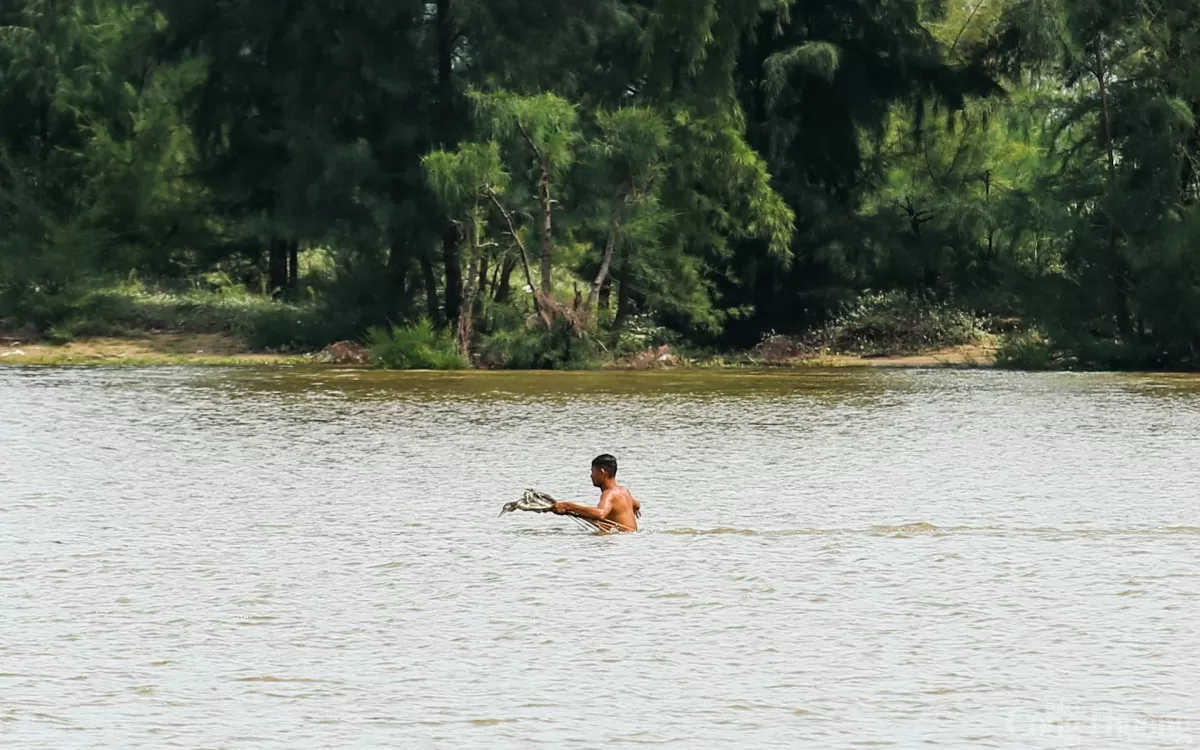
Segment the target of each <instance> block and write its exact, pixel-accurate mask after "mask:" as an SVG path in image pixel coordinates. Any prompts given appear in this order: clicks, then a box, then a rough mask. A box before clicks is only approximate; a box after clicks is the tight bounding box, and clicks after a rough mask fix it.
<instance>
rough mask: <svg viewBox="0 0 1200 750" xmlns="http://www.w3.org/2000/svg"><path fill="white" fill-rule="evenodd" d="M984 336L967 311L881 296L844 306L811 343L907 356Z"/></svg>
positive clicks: (903, 297) (920, 300) (925, 300)
mask: <svg viewBox="0 0 1200 750" xmlns="http://www.w3.org/2000/svg"><path fill="white" fill-rule="evenodd" d="M983 333H984V326H983V323H982V321H980V320H979V319H977V318H976V317H975V316H974V315H972V314H971V313H969V312H967V311H964V310H961V309H959V308H956V307H954V306H952V305H950V304H947V303H945V302H939V301H937V300H933V299H929V298H924V297H915V296H910V295H907V294H904V293H903V292H885V293H882V294H868V295H865V296H863V297H860V298H859V299H858V301H857V302H855V303H853V304H851V305H848V306H847V307H846V308H845V309H844V310H843V312H842V313H841V314H840V315H839V316H838V317H836V318H835V319H834V320H833V321H831V322H830V323H829V324H827V325H826V326H825V327H824V328H822V329H820V330H819V331H818V332H817V333H816V335H815V336H814V337H813V339H814V340H813V341H812V342H811V343H812V345H814V346H816V347H818V348H825V349H829V350H832V351H837V352H856V353H873V354H880V355H891V354H911V353H914V352H919V351H923V350H928V349H936V348H942V347H947V346H961V345H964V344H971V343H975V342H977V341H979V340H980V338H981V337H982V336H983Z"/></svg>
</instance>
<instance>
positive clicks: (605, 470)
mask: <svg viewBox="0 0 1200 750" xmlns="http://www.w3.org/2000/svg"><path fill="white" fill-rule="evenodd" d="M616 476H617V459H615V458H613V457H612V456H610V455H609V454H607V453H603V454H601V455H599V456H596V457H595V458H593V459H592V484H593V485H595V486H596V487H603V486H604V485H605V484H606V483H607V482H611V481H612V480H613V479H615V478H616Z"/></svg>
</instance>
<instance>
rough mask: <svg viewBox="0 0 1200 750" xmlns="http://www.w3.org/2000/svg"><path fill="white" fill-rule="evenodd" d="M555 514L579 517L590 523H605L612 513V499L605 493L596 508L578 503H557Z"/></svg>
mask: <svg viewBox="0 0 1200 750" xmlns="http://www.w3.org/2000/svg"><path fill="white" fill-rule="evenodd" d="M553 512H554V513H557V514H558V515H560V516H578V517H579V518H584V519H587V520H588V521H605V520H608V514H609V513H611V512H612V498H611V497H609V495H608V493H607V492H605V493H604V494H602V495H601V496H600V502H599V504H597V505H596V507H595V508H593V507H591V506H588V505H579V504H578V503H555V504H554V509H553Z"/></svg>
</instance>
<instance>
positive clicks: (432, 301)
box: [420, 257, 442, 325]
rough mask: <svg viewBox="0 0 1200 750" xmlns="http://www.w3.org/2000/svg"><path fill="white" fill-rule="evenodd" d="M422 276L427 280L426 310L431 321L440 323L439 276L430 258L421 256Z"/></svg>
mask: <svg viewBox="0 0 1200 750" xmlns="http://www.w3.org/2000/svg"><path fill="white" fill-rule="evenodd" d="M420 263H421V278H422V279H423V280H424V282H425V310H426V314H427V315H428V316H429V320H430V322H431V323H434V324H435V325H438V324H440V323H441V322H442V307H441V305H440V304H439V302H438V288H437V277H436V276H434V274H433V264H432V263H430V262H429V258H426V257H422V258H421V261H420Z"/></svg>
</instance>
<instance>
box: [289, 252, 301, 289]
mask: <svg viewBox="0 0 1200 750" xmlns="http://www.w3.org/2000/svg"><path fill="white" fill-rule="evenodd" d="M299 287H300V243H299V242H297V241H295V240H292V241H291V242H289V243H288V291H290V292H295V291H296V290H297V289H298V288H299Z"/></svg>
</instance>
